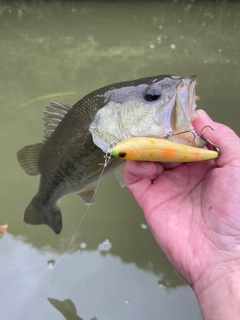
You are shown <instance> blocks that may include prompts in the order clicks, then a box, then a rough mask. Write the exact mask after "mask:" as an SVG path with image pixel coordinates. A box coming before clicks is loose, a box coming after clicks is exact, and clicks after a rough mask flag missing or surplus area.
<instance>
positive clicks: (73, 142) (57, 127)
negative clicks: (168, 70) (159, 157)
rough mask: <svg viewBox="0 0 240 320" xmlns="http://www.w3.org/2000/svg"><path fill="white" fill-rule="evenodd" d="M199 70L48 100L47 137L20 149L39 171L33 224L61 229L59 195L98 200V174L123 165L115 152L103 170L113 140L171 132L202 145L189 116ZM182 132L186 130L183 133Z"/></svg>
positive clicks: (27, 164)
mask: <svg viewBox="0 0 240 320" xmlns="http://www.w3.org/2000/svg"><path fill="white" fill-rule="evenodd" d="M196 82H197V76H190V77H180V76H174V75H158V76H152V77H147V78H141V79H137V80H131V81H125V82H120V83H115V84H110V85H107V86H105V87H102V88H100V89H97V90H95V91H93V92H91V93H89V94H87V95H86V96H84V97H83V98H82V99H80V100H79V101H78V102H76V103H75V104H74V105H73V106H70V105H69V104H66V103H62V102H50V105H49V106H46V110H45V111H44V117H43V120H44V124H45V130H44V132H45V135H44V139H43V142H41V143H36V144H33V145H28V146H25V147H24V148H22V149H21V150H19V151H18V152H17V159H18V162H19V164H20V166H21V168H22V169H23V170H24V171H25V173H27V174H29V175H30V176H35V175H38V174H40V182H39V188H38V191H37V193H36V195H35V196H34V197H33V199H32V201H31V202H30V204H29V205H28V207H27V208H26V210H25V213H24V221H25V222H26V223H29V224H32V225H39V224H46V225H48V226H49V227H50V228H51V229H52V230H53V231H54V232H55V233H56V234H59V233H60V232H61V230H62V215H61V210H60V207H59V205H60V201H61V199H62V198H63V197H64V196H66V195H67V194H76V195H78V196H79V197H80V198H81V199H82V200H83V201H84V202H85V203H86V204H92V203H94V201H95V193H96V192H95V189H96V186H97V183H98V180H99V178H100V177H101V178H104V177H105V176H106V175H107V174H109V173H110V172H112V171H114V170H119V166H120V165H122V161H121V159H115V158H111V159H110V160H109V162H108V165H107V166H106V167H105V169H104V172H103V166H100V165H99V163H102V162H103V156H104V155H105V153H107V151H108V149H109V146H110V145H111V143H112V142H115V143H118V142H120V141H123V140H126V139H129V138H133V137H141V136H142V137H153V138H163V137H167V138H168V139H169V140H170V141H175V142H178V143H182V144H187V145H192V146H195V147H202V146H204V145H205V144H206V141H205V140H204V139H202V138H201V137H199V136H197V135H196V138H195V139H192V134H194V133H195V131H194V128H193V126H192V123H191V121H192V120H193V119H195V118H196V117H197V115H196V111H195V109H196V102H195V86H196ZM179 132H183V133H181V134H179Z"/></svg>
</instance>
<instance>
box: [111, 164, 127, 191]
mask: <svg viewBox="0 0 240 320" xmlns="http://www.w3.org/2000/svg"><path fill="white" fill-rule="evenodd" d="M124 165H125V163H122V164H121V165H120V166H119V167H117V168H116V169H115V170H114V173H115V176H116V179H117V180H118V182H119V183H120V186H121V188H124V187H125V186H126V184H125V181H124Z"/></svg>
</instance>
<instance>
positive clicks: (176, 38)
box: [0, 0, 240, 320]
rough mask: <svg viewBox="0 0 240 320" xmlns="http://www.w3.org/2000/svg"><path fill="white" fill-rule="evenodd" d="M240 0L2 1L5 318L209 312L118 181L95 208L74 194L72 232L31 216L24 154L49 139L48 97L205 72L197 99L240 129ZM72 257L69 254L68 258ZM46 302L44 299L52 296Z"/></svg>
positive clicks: (102, 190) (67, 201)
mask: <svg viewBox="0 0 240 320" xmlns="http://www.w3.org/2000/svg"><path fill="white" fill-rule="evenodd" d="M239 12H240V5H239V3H238V1H219V2H218V3H217V4H216V2H215V1H212V2H211V1H202V2H201V1H176V0H175V1H162V2H161V1H158V2H157V1H149V2H147V1H146V2H143V1H142V2H140V1H139V2H137V1H126V2H125V1H122V2H121V1H119V2H117V1H114V2H110V1H109V2H107V1H106V2H103V1H101V2H100V1H99V2H97V1H96V2H92V1H86V2H80V1H79V2H74V1H69V2H68V1H65V2H62V1H54V2H51V3H47V2H43V1H38V2H37V1H36V2H25V1H19V2H17V1H16V2H11V1H6V2H3V1H0V92H1V95H0V108H1V117H0V126H1V135H0V146H1V157H0V172H1V173H0V174H1V184H0V191H1V193H0V194H1V216H0V225H1V224H5V223H8V224H9V229H8V232H7V233H5V235H4V236H3V237H2V238H1V239H0V257H1V264H0V308H1V319H3V320H15V319H17V320H18V319H24V320H28V319H39V320H40V319H51V320H55V319H56V320H57V319H67V320H73V319H75V320H76V319H82V320H90V319H91V320H96V319H97V320H110V319H111V320H112V319H115V320H120V319H121V320H122V319H124V320H132V319H138V320H146V319H151V320H155V319H156V320H158V319H181V320H182V319H184V320H188V319H189V320H190V319H191V320H192V319H199V318H200V312H199V309H198V306H197V303H196V300H195V297H194V294H193V293H192V291H191V289H190V288H189V287H188V286H186V284H185V283H184V281H183V280H182V279H181V278H180V276H179V275H178V274H177V273H176V272H175V270H174V269H173V268H172V267H171V265H170V264H169V263H168V261H167V260H166V258H165V256H164V255H163V254H162V253H161V252H160V250H159V248H158V246H157V245H156V244H155V241H154V240H153V238H152V235H151V233H150V231H149V229H147V228H146V225H145V221H144V218H143V214H142V212H141V210H140V209H139V208H138V206H137V204H136V203H135V201H134V200H133V198H132V196H131V194H130V193H129V192H128V191H127V190H126V189H121V188H120V186H119V185H118V182H117V181H116V180H115V177H114V176H113V175H112V176H109V177H108V178H107V179H106V180H104V181H103V182H102V183H101V184H100V187H99V189H98V192H97V203H96V204H95V205H94V206H92V207H91V208H90V210H89V211H88V213H87V215H86V217H85V219H84V220H83V222H82V224H81V225H80V228H79V229H78V230H77V234H76V238H75V239H74V241H73V243H72V245H71V248H70V251H69V252H68V253H67V255H66V256H65V252H66V250H67V248H68V246H69V244H70V241H71V239H72V236H73V234H74V233H75V231H76V227H77V225H78V223H79V221H80V219H81V217H82V216H83V213H84V211H85V210H86V206H85V205H84V204H83V203H81V202H80V201H79V199H78V198H77V197H75V196H68V197H66V198H64V200H63V201H62V204H61V209H62V212H63V231H62V233H61V234H60V235H58V236H56V235H55V234H53V232H52V231H51V230H50V228H48V227H46V226H38V227H33V226H30V225H26V224H25V223H24V222H23V213H24V211H25V208H26V206H27V205H28V203H29V201H30V200H31V198H32V197H33V195H34V194H35V193H36V190H37V188H38V178H37V177H32V178H31V177H29V176H27V175H25V174H24V172H23V171H22V170H21V169H20V167H19V166H18V163H17V160H16V151H17V150H18V149H20V148H21V147H22V146H24V145H27V144H31V143H36V142H40V141H41V140H42V136H43V134H42V130H43V123H42V120H41V117H42V110H43V109H44V105H45V104H48V103H49V100H55V101H63V102H67V103H69V104H72V103H74V102H76V101H77V100H79V99H80V98H81V97H83V96H84V95H85V94H86V93H88V92H90V91H92V90H94V89H96V88H99V87H101V86H104V85H107V84H109V83H113V82H118V81H125V80H130V79H135V78H140V77H145V76H151V75H155V74H164V73H165V74H166V73H168V74H169V73H170V74H171V73H172V74H177V75H184V76H186V75H191V74H197V75H198V76H199V85H198V88H197V91H198V92H197V93H198V95H199V96H200V101H199V102H198V105H199V107H201V108H204V109H206V110H207V111H208V112H209V114H210V115H211V116H212V117H213V118H214V119H216V120H217V121H219V122H223V123H225V124H227V125H229V126H231V127H232V128H233V129H234V130H235V131H237V133H238V134H240V126H239V119H240V108H239V83H240V68H239V65H240V64H239V62H240V59H239V50H240V46H239V40H238V39H239V37H238V36H239V21H240V14H239ZM63 258H65V259H64V261H63ZM45 298H46V299H45Z"/></svg>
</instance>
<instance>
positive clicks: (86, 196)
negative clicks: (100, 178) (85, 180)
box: [76, 186, 96, 205]
mask: <svg viewBox="0 0 240 320" xmlns="http://www.w3.org/2000/svg"><path fill="white" fill-rule="evenodd" d="M95 194H96V190H95V186H90V187H88V188H87V189H84V190H83V191H81V192H79V193H76V195H77V196H79V197H80V198H81V199H82V200H83V201H84V202H85V203H86V204H88V205H90V204H94V203H95Z"/></svg>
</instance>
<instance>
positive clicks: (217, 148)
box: [199, 125, 220, 153]
mask: <svg viewBox="0 0 240 320" xmlns="http://www.w3.org/2000/svg"><path fill="white" fill-rule="evenodd" d="M205 128H210V129H211V130H213V131H215V130H214V129H213V128H212V127H211V126H209V125H207V126H204V127H203V128H202V130H201V134H200V135H199V137H200V138H202V139H203V140H204V141H205V142H206V143H207V145H209V146H211V148H213V150H214V151H217V153H220V147H219V146H218V145H217V144H215V143H213V142H212V141H210V140H208V139H207V138H206V137H205V136H204V135H203V130H204V129H205Z"/></svg>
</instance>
